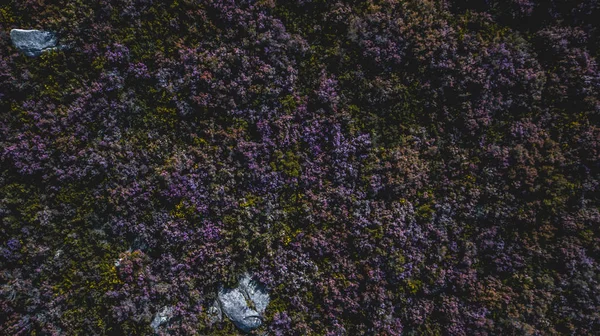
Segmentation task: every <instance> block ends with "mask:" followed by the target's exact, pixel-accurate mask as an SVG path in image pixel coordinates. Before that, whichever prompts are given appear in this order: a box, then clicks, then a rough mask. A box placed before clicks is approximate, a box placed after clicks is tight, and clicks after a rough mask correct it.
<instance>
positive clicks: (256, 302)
mask: <svg viewBox="0 0 600 336" xmlns="http://www.w3.org/2000/svg"><path fill="white" fill-rule="evenodd" d="M217 300H218V307H220V310H222V312H223V313H224V314H225V315H226V316H227V317H228V318H229V319H231V321H232V322H233V324H235V326H236V327H238V328H239V329H240V330H242V331H244V332H250V331H251V330H254V329H256V328H258V327H260V326H261V324H262V322H263V314H264V312H265V309H266V308H267V305H268V304H269V294H268V293H267V292H266V289H265V288H264V286H262V285H259V284H257V283H256V282H255V281H253V280H252V279H251V278H250V276H249V275H248V274H244V276H243V277H242V279H240V283H239V285H238V287H237V288H233V289H231V288H227V289H225V288H220V289H219V293H218V299H217ZM213 306H214V305H213ZM219 315H220V312H219Z"/></svg>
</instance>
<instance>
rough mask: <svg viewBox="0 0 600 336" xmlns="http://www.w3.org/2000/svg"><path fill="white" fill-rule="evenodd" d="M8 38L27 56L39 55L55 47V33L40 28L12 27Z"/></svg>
mask: <svg viewBox="0 0 600 336" xmlns="http://www.w3.org/2000/svg"><path fill="white" fill-rule="evenodd" d="M10 38H11V40H12V42H13V44H14V46H15V47H16V48H17V49H19V50H20V51H22V52H23V53H24V54H25V55H27V56H29V57H36V56H40V55H41V54H42V52H44V51H47V50H52V49H56V42H57V40H56V35H54V34H53V33H51V32H47V31H42V30H35V29H34V30H25V29H13V30H11V31H10Z"/></svg>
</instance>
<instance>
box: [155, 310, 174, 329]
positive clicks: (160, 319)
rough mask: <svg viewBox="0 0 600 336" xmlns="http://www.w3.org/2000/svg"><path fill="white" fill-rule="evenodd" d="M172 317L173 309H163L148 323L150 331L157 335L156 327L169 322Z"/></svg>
mask: <svg viewBox="0 0 600 336" xmlns="http://www.w3.org/2000/svg"><path fill="white" fill-rule="evenodd" d="M171 317H173V308H172V307H163V309H162V310H161V311H160V312H158V313H156V315H154V320H152V323H150V326H151V327H152V329H154V332H155V333H158V327H160V326H161V325H163V324H165V323H167V322H169V320H170V319H171Z"/></svg>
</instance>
